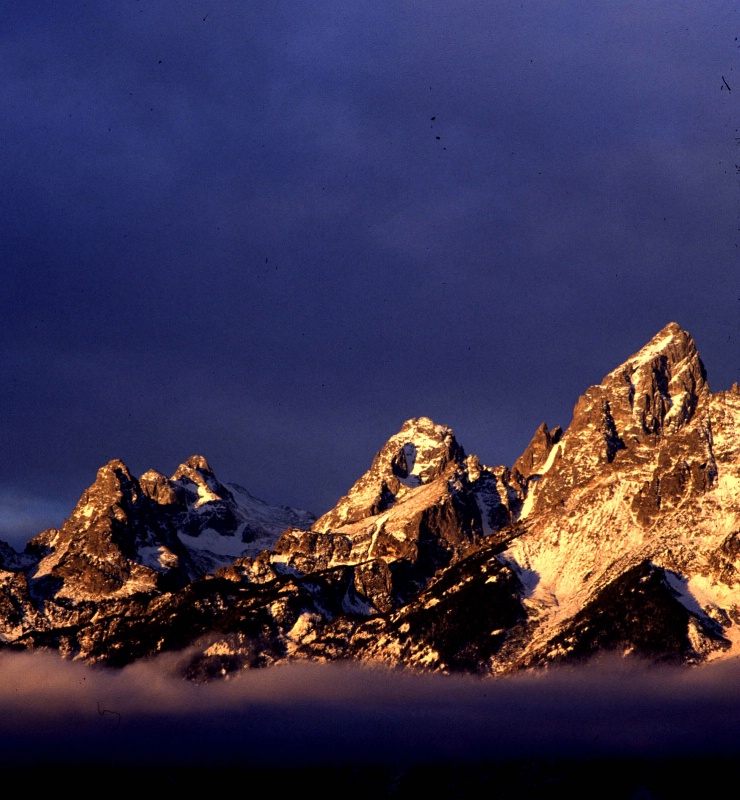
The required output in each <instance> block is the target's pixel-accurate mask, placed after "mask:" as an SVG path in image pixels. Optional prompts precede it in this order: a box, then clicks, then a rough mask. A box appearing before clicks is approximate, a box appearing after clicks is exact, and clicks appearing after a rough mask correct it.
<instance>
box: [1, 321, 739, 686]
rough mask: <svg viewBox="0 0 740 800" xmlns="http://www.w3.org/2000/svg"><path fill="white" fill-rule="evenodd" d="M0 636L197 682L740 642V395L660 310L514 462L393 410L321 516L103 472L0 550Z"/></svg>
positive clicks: (114, 468)
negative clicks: (61, 520) (714, 381)
mask: <svg viewBox="0 0 740 800" xmlns="http://www.w3.org/2000/svg"><path fill="white" fill-rule="evenodd" d="M0 559H1V560H2V563H0V567H2V569H0V635H1V636H2V637H3V640H4V642H5V643H6V644H7V645H12V646H14V647H53V648H57V649H60V650H61V651H62V652H64V653H66V654H69V655H71V656H75V657H78V658H83V659H87V660H89V661H93V662H103V663H110V664H117V665H120V664H125V663H128V662H130V661H131V660H134V659H136V658H140V657H144V656H151V655H153V654H155V653H157V652H161V651H163V650H182V651H183V660H182V670H183V674H185V675H186V676H187V677H189V678H191V679H193V680H209V679H212V678H215V677H218V676H222V675H225V674H229V673H230V672H232V671H234V670H238V669H244V668H248V667H254V666H264V665H268V664H274V663H278V662H280V661H282V660H286V659H297V658H310V659H320V660H326V659H348V658H349V659H361V660H380V661H384V662H389V663H393V664H399V665H408V666H412V667H414V668H417V669H426V670H442V671H454V670H463V671H470V672H475V673H478V674H490V675H495V674H502V673H507V672H512V671H516V670H519V669H526V668H530V667H539V666H542V665H546V664H549V663H555V662H562V661H568V660H573V659H584V658H589V657H591V656H592V655H594V654H596V653H600V652H603V651H605V650H610V651H617V652H619V653H623V654H635V655H639V656H641V657H644V658H649V659H652V660H658V661H673V662H678V663H688V664H698V663H701V662H704V661H707V660H711V659H715V658H721V657H728V656H732V655H735V654H737V653H740V633H739V632H738V631H739V630H740V389H739V388H738V387H737V386H734V387H732V389H730V390H729V391H724V392H719V393H716V394H713V393H712V392H711V391H710V388H709V385H708V383H707V378H706V371H705V369H704V366H703V364H702V362H701V359H700V358H699V355H698V352H697V348H696V346H695V343H694V341H693V340H692V338H691V336H690V335H689V334H688V333H687V332H686V331H684V330H682V329H681V328H680V327H679V326H678V325H676V324H673V323H671V324H670V325H668V326H666V327H665V328H664V329H663V330H662V331H660V332H659V333H658V334H657V335H656V336H655V337H654V338H653V339H652V340H651V341H650V342H648V343H647V344H646V345H645V347H643V348H642V349H641V350H640V351H638V352H637V353H635V354H634V355H632V356H631V357H629V358H628V359H627V360H626V361H625V362H624V363H623V364H622V365H620V366H619V367H618V368H617V369H615V370H613V371H612V372H610V373H609V374H608V375H606V376H605V377H604V379H603V380H602V381H601V383H599V384H598V385H596V386H592V387H590V388H589V389H587V390H586V391H585V392H584V394H583V395H582V396H581V397H580V398H579V399H578V401H577V403H576V405H575V409H574V412H573V419H572V421H571V423H570V425H569V426H568V427H567V429H566V430H565V431H563V430H561V429H560V428H554V429H552V430H551V429H549V428H548V427H547V425H545V424H543V425H542V426H540V428H539V429H538V430H537V431H536V432H535V434H534V436H533V438H532V441H531V442H530V444H529V446H528V447H527V448H526V450H525V452H524V453H523V454H522V456H521V457H520V458H519V459H518V460H517V461H516V463H515V464H514V465H513V467H512V468H511V470H510V469H508V468H506V467H503V466H498V467H489V466H486V465H483V464H481V463H480V461H479V460H478V459H477V458H476V457H475V456H473V455H466V454H465V452H464V451H463V448H462V447H461V446H460V445H459V444H458V442H457V441H456V439H455V437H454V434H453V433H452V431H451V430H450V429H449V428H447V427H446V426H444V425H439V424H436V423H434V422H433V421H432V420H430V419H428V418H426V417H420V418H418V419H412V420H408V421H407V422H405V423H404V424H403V426H402V427H401V430H400V431H399V432H398V433H397V434H395V435H393V436H392V437H391V438H390V439H389V440H388V441H387V442H386V444H385V445H383V447H382V448H381V449H380V451H379V452H378V454H377V455H376V457H375V458H374V459H373V462H372V464H371V466H370V469H369V470H368V471H367V472H366V473H365V474H364V475H363V476H361V477H360V478H359V479H358V480H357V481H356V483H355V484H354V485H353V486H352V488H351V489H350V490H349V492H348V493H347V495H345V496H344V497H343V498H342V499H341V500H340V501H339V502H338V503H337V505H336V507H335V508H334V509H332V510H331V511H329V512H328V513H326V514H324V515H323V516H322V517H320V518H319V519H318V520H314V518H313V517H312V516H311V515H309V514H307V513H305V512H298V511H296V510H294V509H287V508H283V509H275V508H271V507H269V506H267V505H266V504H264V503H262V502H261V501H259V500H257V499H256V498H253V497H251V495H249V493H248V492H246V490H244V489H242V488H241V487H238V486H235V485H233V484H228V485H227V484H222V483H221V482H219V481H218V480H217V479H216V477H215V475H214V474H213V471H212V470H211V468H210V467H209V465H208V463H207V462H206V461H205V459H203V458H202V457H200V456H194V457H192V458H190V459H188V460H187V461H186V462H185V463H184V464H183V465H181V466H180V467H179V468H178V470H177V471H176V472H175V474H174V475H173V476H172V478H167V477H165V476H164V475H162V474H160V473H158V472H156V471H153V470H151V471H149V472H147V473H145V474H144V475H142V476H141V478H140V479H138V480H137V479H136V478H135V477H134V476H132V475H131V474H130V472H129V471H128V469H127V468H126V467H125V465H123V464H122V463H121V462H117V461H113V462H110V463H109V464H107V465H106V466H105V467H103V468H102V469H101V470H100V471H99V473H98V477H97V479H96V481H95V483H94V484H93V485H92V486H91V487H90V489H88V490H87V492H85V494H84V495H83V497H82V499H81V500H80V503H79V504H78V506H77V507H76V508H75V510H74V511H73V513H72V515H71V517H70V519H69V520H67V522H65V524H64V526H63V527H62V528H61V529H60V530H51V531H45V532H44V533H42V534H40V535H39V536H38V537H36V538H35V539H34V540H32V541H31V542H30V543H29V546H28V549H27V552H26V553H25V554H17V553H14V552H13V551H12V550H11V549H10V548H7V549H2V550H0Z"/></svg>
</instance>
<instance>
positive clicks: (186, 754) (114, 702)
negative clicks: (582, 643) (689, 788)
mask: <svg viewBox="0 0 740 800" xmlns="http://www.w3.org/2000/svg"><path fill="white" fill-rule="evenodd" d="M175 660H176V659H175ZM173 666H174V660H169V659H167V660H160V661H158V662H156V661H155V662H151V663H147V664H144V663H141V664H137V665H135V666H133V667H129V668H127V669H126V670H124V671H123V672H110V671H107V670H98V669H92V668H90V667H86V666H83V665H80V664H75V663H70V662H64V661H60V660H59V659H58V658H56V657H55V656H50V655H49V656H46V655H43V654H37V653H36V654H20V655H18V654H15V655H14V654H3V655H2V657H0V686H2V694H1V695H0V712H1V713H0V739H1V743H2V748H0V760H2V761H3V762H4V763H5V764H6V765H12V766H22V765H23V764H25V763H29V764H31V763H35V764H50V763H60V764H67V765H69V764H75V763H80V764H83V763H88V764H89V763H96V764H102V763H105V764H109V765H122V766H126V765H128V766H130V765H134V764H137V765H141V766H162V765H166V764H171V765H187V766H196V765H198V766H200V765H202V766H211V765H214V766H217V765H220V766H239V765H244V766H248V765H250V764H252V765H257V764H259V765H261V766H267V765H271V764H273V765H283V766H285V765H290V766H298V767H300V766H304V765H310V764H314V765H315V764H321V763H323V764H330V765H334V766H337V765H341V764H343V763H347V764H349V763H353V764H374V763H377V764H393V763H397V764H413V763H419V762H423V763H427V764H430V765H431V764H436V765H439V764H442V763H452V762H455V763H457V762H468V763H472V762H475V761H497V760H509V759H514V758H567V757H578V758H589V757H602V756H608V757H620V758H621V757H641V758H657V757H675V756H682V755H690V756H693V757H696V756H710V755H711V756H714V757H718V756H726V757H729V756H736V755H737V754H738V747H739V742H740V739H739V738H738V735H740V713H739V712H740V692H739V691H738V689H737V687H738V686H739V685H740V681H739V680H738V679H739V678H740V675H738V665H737V663H734V662H729V663H726V664H720V665H714V666H706V667H703V668H701V669H696V670H686V669H675V670H674V669H667V668H655V667H652V668H643V667H640V666H639V665H635V664H629V663H626V662H623V661H616V660H615V661H609V660H606V661H604V662H603V663H602V664H601V665H600V666H591V667H586V668H578V669H561V670H553V671H551V672H549V673H546V674H537V675H520V676H517V677H514V678H507V679H500V680H478V679H472V678H462V677H451V676H439V675H437V676H418V675H417V676H414V675H410V674H404V673H400V672H395V671H386V670H382V669H377V668H359V667H351V666H340V665H316V664H313V665H311V664H297V665H293V666H287V667H278V668H274V669H265V670H257V671H252V672H247V673H244V674H241V675H239V676H238V677H236V678H234V679H232V680H229V681H226V682H223V683H215V684H207V685H203V686H196V685H192V684H188V683H186V682H184V681H182V680H179V679H176V678H174V677H172V675H171V670H172V668H173Z"/></svg>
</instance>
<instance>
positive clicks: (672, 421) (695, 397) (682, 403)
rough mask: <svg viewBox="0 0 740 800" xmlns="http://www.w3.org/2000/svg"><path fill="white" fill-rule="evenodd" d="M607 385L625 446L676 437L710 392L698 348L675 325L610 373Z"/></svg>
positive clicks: (687, 335) (605, 387) (605, 388)
mask: <svg viewBox="0 0 740 800" xmlns="http://www.w3.org/2000/svg"><path fill="white" fill-rule="evenodd" d="M601 386H602V387H603V388H604V390H605V400H606V401H607V402H608V403H609V411H610V414H611V416H612V417H613V420H614V423H615V426H616V428H617V429H618V430H619V431H620V433H621V435H622V438H623V439H624V440H625V442H627V441H634V442H640V441H642V440H644V438H645V437H646V436H654V435H669V434H671V433H674V432H675V431H677V430H679V429H681V428H682V427H683V426H684V425H685V424H686V423H687V422H688V421H689V420H690V419H691V417H692V416H693V414H694V412H695V411H696V408H697V406H698V405H699V402H700V401H701V399H702V398H705V397H707V396H708V395H709V394H710V391H709V384H708V383H707V377H706V369H705V368H704V364H703V363H702V360H701V358H700V357H699V352H698V350H697V348H696V344H695V342H694V340H693V338H692V337H691V334H690V333H688V332H687V331H685V330H684V329H683V328H681V327H680V326H679V325H678V324H676V323H675V322H671V323H669V324H668V325H666V326H665V327H664V328H663V329H662V330H661V331H659V332H658V333H657V334H656V335H655V336H653V338H652V339H651V340H650V341H649V342H648V343H647V344H646V345H645V346H644V347H642V348H641V349H640V350H638V351H637V352H636V353H635V354H633V355H632V356H630V357H629V358H628V359H627V360H626V361H625V362H624V363H623V364H621V365H620V366H619V367H617V368H616V369H614V370H612V371H611V372H610V373H609V374H608V375H606V376H605V377H604V379H603V380H602V382H601ZM625 437H626V439H625Z"/></svg>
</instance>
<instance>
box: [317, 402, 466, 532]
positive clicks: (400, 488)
mask: <svg viewBox="0 0 740 800" xmlns="http://www.w3.org/2000/svg"><path fill="white" fill-rule="evenodd" d="M464 462H465V452H464V450H463V448H462V447H461V446H460V445H459V444H458V443H457V440H456V439H455V434H454V433H453V432H452V429H451V428H449V427H447V426H446V425H438V424H437V423H435V422H433V421H432V420H431V419H430V418H429V417H414V418H412V419H408V420H406V421H405V422H404V423H403V425H402V426H401V429H400V431H399V432H398V433H396V434H394V435H393V436H391V437H390V439H388V441H387V442H386V443H385V444H384V445H383V447H382V448H381V449H380V450H379V451H378V453H377V454H376V456H375V458H374V459H373V462H372V464H371V466H370V469H369V470H368V471H367V472H366V473H365V474H364V475H363V476H362V477H361V478H360V479H359V480H358V481H357V482H356V483H355V484H354V485H353V486H352V488H351V489H350V490H349V492H348V493H347V494H346V495H345V496H344V497H342V498H341V499H340V500H339V502H338V503H337V505H336V506H335V507H334V508H333V509H332V510H331V511H329V512H328V513H327V514H324V516H322V517H320V518H319V519H318V520H317V521H316V522H315V523H314V525H313V528H312V529H313V530H315V531H320V532H326V531H328V530H332V529H336V528H339V527H341V526H342V525H346V524H349V523H352V522H357V521H358V520H361V519H364V518H366V517H371V516H374V515H375V514H378V513H380V512H382V511H384V510H385V509H386V508H388V507H390V506H391V505H393V503H395V502H396V499H397V498H399V497H400V496H402V495H404V494H407V493H408V492H409V491H411V490H413V489H414V488H416V487H418V486H423V485H425V484H427V483H429V482H430V481H432V480H434V479H435V478H438V477H439V476H440V475H442V473H443V472H445V471H446V470H447V469H448V468H449V466H450V465H451V464H452V465H455V466H458V467H462V466H463V464H464Z"/></svg>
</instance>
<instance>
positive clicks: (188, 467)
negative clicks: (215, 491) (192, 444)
mask: <svg viewBox="0 0 740 800" xmlns="http://www.w3.org/2000/svg"><path fill="white" fill-rule="evenodd" d="M194 472H199V473H200V474H201V475H209V476H210V475H213V470H212V469H211V466H210V464H209V463H208V461H206V459H205V457H204V456H199V455H194V456H190V458H188V459H186V460H185V461H183V463H182V464H180V466H179V467H178V468H177V469H176V470H175V474H174V475H173V476H172V480H173V481H176V480H178V479H179V478H182V477H186V478H192V475H193V473H194Z"/></svg>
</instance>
